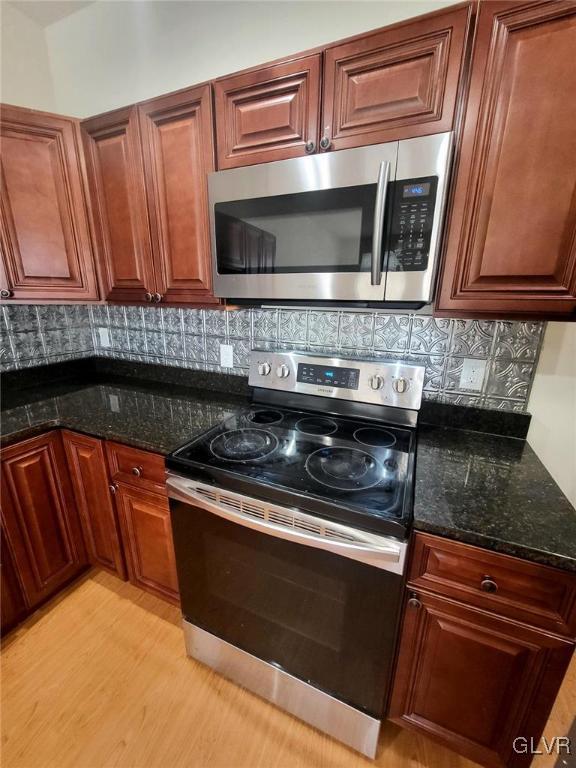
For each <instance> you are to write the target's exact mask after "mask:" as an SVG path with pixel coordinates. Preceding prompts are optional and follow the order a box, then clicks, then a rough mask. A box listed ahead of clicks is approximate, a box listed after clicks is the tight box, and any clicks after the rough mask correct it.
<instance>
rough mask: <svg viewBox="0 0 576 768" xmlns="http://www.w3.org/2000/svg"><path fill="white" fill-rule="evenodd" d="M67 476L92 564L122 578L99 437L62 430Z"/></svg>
mask: <svg viewBox="0 0 576 768" xmlns="http://www.w3.org/2000/svg"><path fill="white" fill-rule="evenodd" d="M63 439H64V449H65V451H66V455H67V457H68V467H69V470H70V479H71V481H72V486H73V489H74V496H75V499H76V506H77V508H78V512H79V514H80V520H81V523H82V530H83V533H84V540H85V542H86V549H87V550H88V557H89V560H90V562H91V563H92V565H97V566H100V567H101V568H105V569H106V570H107V571H110V572H111V573H114V574H116V575H117V576H120V578H122V579H124V578H126V568H125V565H124V556H123V554H122V544H121V541H120V530H119V527H118V519H117V515H116V509H115V507H114V502H113V493H114V491H115V488H114V486H113V485H112V483H111V481H110V480H109V479H108V467H107V465H106V456H105V455H104V447H103V443H102V441H101V440H99V439H98V438H96V437H89V436H87V435H80V434H78V433H77V432H69V431H67V430H66V431H64V433H63Z"/></svg>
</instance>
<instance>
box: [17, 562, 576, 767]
mask: <svg viewBox="0 0 576 768" xmlns="http://www.w3.org/2000/svg"><path fill="white" fill-rule="evenodd" d="M575 712H576V662H573V663H572V666H571V668H570V671H569V674H568V677H567V678H566V680H565V682H564V686H563V688H562V691H561V693H560V696H559V699H558V701H557V702H556V706H555V708H554V711H553V713H552V716H551V718H550V722H549V723H548V727H547V729H546V734H547V735H548V736H552V735H563V734H566V732H567V730H568V727H569V725H570V723H571V721H572V719H573V718H574V713H575ZM383 731H384V732H383V735H382V739H381V746H380V749H379V753H378V758H377V760H376V763H375V764H374V763H372V762H371V761H370V760H367V759H365V758H363V757H362V756H360V755H358V754H356V753H355V752H352V751H351V750H349V749H347V748H346V747H344V746H342V745H340V744H338V743H337V742H335V741H334V740H332V739H330V738H328V737H326V736H323V735H322V734H320V733H318V732H317V731H315V730H314V729H312V728H309V727H308V726H306V725H305V724H304V723H301V722H299V721H298V720H296V719H295V718H292V717H290V716H289V715H287V714H285V713H283V712H281V711H280V710H278V709H276V708H275V707H274V706H272V705H270V704H268V703H266V702H264V701H262V700H260V699H259V698H257V697H256V696H253V695H252V694H250V693H248V692H246V691H244V690H242V689H240V688H239V687H237V686H236V685H234V684H233V683H230V682H228V681H226V680H224V679H223V678H222V677H220V676H219V675H216V674H215V673H214V672H212V671H211V670H209V669H208V668H206V667H204V666H202V665H201V664H198V663H196V662H193V661H191V660H190V659H187V658H186V656H185V653H184V645H183V638H182V633H181V629H180V622H179V613H178V610H177V609H176V608H174V607H172V606H169V605H167V604H165V603H163V602H162V601H161V600H158V599H156V598H154V597H152V596H150V595H147V594H145V593H143V592H141V591H140V590H138V589H136V588H135V587H132V586H131V585H130V584H125V583H123V582H121V581H119V580H118V579H115V578H114V577H112V576H109V575H108V574H105V573H101V572H92V573H91V574H89V575H88V576H87V577H85V578H84V579H83V580H82V581H81V582H80V583H76V584H75V585H73V586H72V587H71V588H69V589H68V590H67V591H66V592H65V593H63V595H62V596H60V597H59V598H58V599H57V600H55V601H53V602H52V603H51V604H50V605H49V606H47V607H46V608H44V609H42V610H41V611H39V612H37V613H36V614H35V615H34V616H33V617H31V618H30V619H29V620H28V621H27V622H26V623H25V624H23V625H22V626H21V627H20V628H19V629H17V630H16V631H15V632H13V633H12V634H10V635H9V636H8V638H7V639H6V641H5V643H4V647H3V650H2V765H3V768H68V767H69V768H180V767H182V768H184V767H185V768H344V767H346V768H369V766H374V765H375V766H377V768H399V767H400V766H402V767H404V766H407V767H408V768H472V767H473V766H474V765H475V764H474V763H471V762H469V761H468V760H464V759H463V758H460V757H458V756H457V755H455V754H453V753H452V752H450V751H449V750H447V749H443V748H442V747H439V746H437V745H436V744H434V743H433V742H432V741H430V740H428V739H427V738H424V737H420V736H415V735H414V734H410V733H408V732H406V731H402V730H400V729H398V728H396V727H395V726H393V725H391V724H387V725H386V726H385V727H384V729H383ZM554 760H555V758H546V757H542V758H537V759H536V760H535V761H534V763H533V765H534V766H535V768H536V767H537V768H549V767H550V768H551V766H552V765H553V764H554Z"/></svg>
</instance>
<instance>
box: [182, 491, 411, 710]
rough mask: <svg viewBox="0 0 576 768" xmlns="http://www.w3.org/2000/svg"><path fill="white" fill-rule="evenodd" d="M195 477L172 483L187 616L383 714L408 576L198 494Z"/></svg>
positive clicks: (264, 658) (315, 683) (301, 676)
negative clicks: (193, 494) (192, 495)
mask: <svg viewBox="0 0 576 768" xmlns="http://www.w3.org/2000/svg"><path fill="white" fill-rule="evenodd" d="M191 482H192V481H191ZM186 483H187V481H186V479H184V478H177V477H176V476H171V478H170V479H169V481H168V488H169V495H170V497H171V498H170V508H171V516H172V529H173V536H174V546H175V551H176V563H177V569H178V580H179V586H180V597H181V602H182V612H183V616H184V619H185V620H186V621H188V622H189V623H190V624H192V625H194V626H196V627H199V628H201V629H202V630H205V631H206V632H208V633H210V634H211V635H215V636H216V637H217V638H220V639H221V640H224V641H226V642H227V643H229V644H231V645H233V646H235V647H236V648H239V649H241V650H243V651H245V652H247V653H248V654H251V655H252V656H255V657H257V658H259V659H261V660H262V661H265V662H268V663H269V664H271V665H273V666H275V667H276V668H279V669H281V670H283V671H285V672H287V673H289V674H290V675H292V676H293V677H295V678H298V679H300V680H301V681H304V682H305V683H308V684H309V685H311V686H313V687H315V688H317V689H320V690H321V691H323V692H325V693H328V694H329V695H331V696H332V697H334V698H336V699H339V700H340V701H342V702H344V703H346V704H349V705H351V706H352V707H354V708H356V709H358V710H361V711H362V712H364V713H366V714H368V715H370V716H372V717H375V718H380V717H381V716H382V714H383V710H384V707H385V702H386V696H387V690H388V687H389V681H390V674H391V669H392V661H393V656H394V646H395V638H396V632H397V623H398V616H399V607H400V603H401V594H402V584H403V577H402V576H401V575H400V574H398V573H394V572H390V571H388V570H385V567H382V565H381V566H380V567H377V566H375V565H369V564H367V562H359V561H357V560H355V559H353V557H351V556H341V555H339V554H336V553H335V551H337V549H338V547H337V545H335V544H333V543H332V542H328V543H327V544H326V546H327V549H321V548H318V547H317V546H315V545H314V542H313V537H311V536H310V537H307V536H306V535H301V534H300V535H299V534H298V532H297V531H296V530H294V529H293V530H291V531H290V532H289V531H286V536H287V537H288V538H284V535H283V534H282V532H281V531H280V534H278V530H276V532H274V530H272V529H273V528H274V527H275V526H274V525H271V524H266V523H264V522H259V521H257V520H254V521H246V519H244V520H243V519H242V516H241V515H239V514H238V513H237V512H235V511H234V510H233V509H230V507H229V508H228V510H222V508H220V509H218V507H217V506H216V505H213V504H211V503H210V502H205V501H203V500H199V499H194V500H190V501H188V500H186V495H185V494H183V492H182V488H185V486H186ZM287 511H288V512H289V510H287ZM299 538H300V540H301V541H302V542H305V543H298V539H299ZM380 538H381V539H383V537H380ZM393 541H394V540H390V542H391V544H392V542H393ZM396 543H397V544H399V546H400V547H404V549H403V550H402V551H403V553H404V552H405V544H402V543H400V542H396ZM331 549H332V550H335V551H330V550H331ZM381 551H382V553H383V554H382V558H383V559H384V560H385V558H386V550H385V549H382V550H381ZM365 554H366V553H365ZM365 559H366V558H365ZM392 559H393V558H392Z"/></svg>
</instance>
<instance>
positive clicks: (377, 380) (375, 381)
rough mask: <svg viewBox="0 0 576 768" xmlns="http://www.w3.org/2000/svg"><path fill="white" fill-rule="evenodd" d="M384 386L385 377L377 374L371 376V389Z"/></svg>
mask: <svg viewBox="0 0 576 768" xmlns="http://www.w3.org/2000/svg"><path fill="white" fill-rule="evenodd" d="M383 386H384V377H383V376H378V375H377V374H376V375H374V376H371V377H370V388H371V389H382V387H383Z"/></svg>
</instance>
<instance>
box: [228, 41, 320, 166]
mask: <svg viewBox="0 0 576 768" xmlns="http://www.w3.org/2000/svg"><path fill="white" fill-rule="evenodd" d="M321 61H322V57H321V54H314V55H312V56H305V57H303V58H300V59H296V60H292V61H288V62H283V63H280V64H274V65H271V66H268V67H262V68H261V69H258V70H256V71H251V72H243V73H240V74H237V75H231V76H230V77H226V78H222V79H220V80H216V81H215V82H214V101H215V105H216V139H217V148H218V168H219V169H223V168H236V167H237V166H240V165H252V164H254V163H267V162H270V161H272V160H286V159H288V158H290V157H300V156H302V155H304V154H306V152H307V151H308V152H314V151H315V150H316V148H317V145H318V122H319V114H320V73H321ZM307 144H308V149H307V148H306V145H307Z"/></svg>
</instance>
